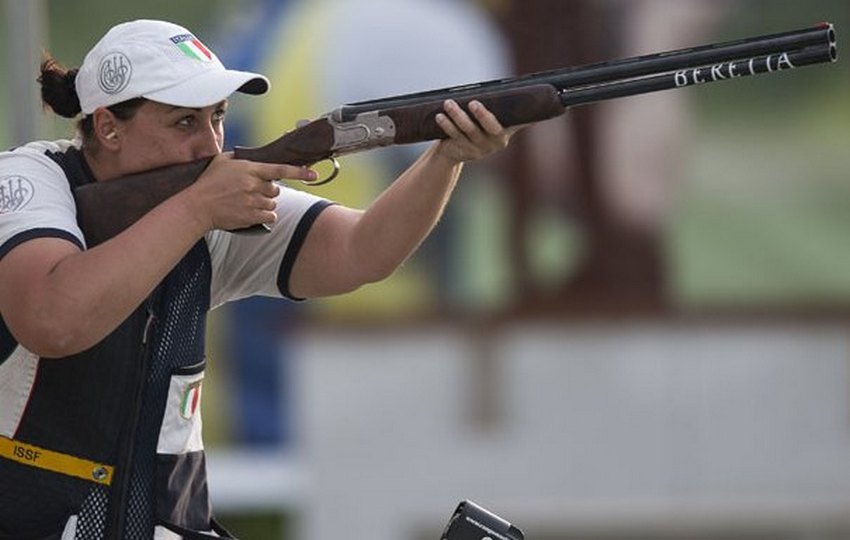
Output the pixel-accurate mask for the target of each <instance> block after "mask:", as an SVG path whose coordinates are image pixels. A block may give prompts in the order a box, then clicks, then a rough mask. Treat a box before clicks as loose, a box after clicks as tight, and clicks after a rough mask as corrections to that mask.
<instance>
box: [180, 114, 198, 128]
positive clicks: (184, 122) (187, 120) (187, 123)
mask: <svg viewBox="0 0 850 540" xmlns="http://www.w3.org/2000/svg"><path fill="white" fill-rule="evenodd" d="M194 124H195V117H194V116H184V117H183V118H181V119H180V120H178V121H177V125H178V126H180V127H192V126H193V125H194Z"/></svg>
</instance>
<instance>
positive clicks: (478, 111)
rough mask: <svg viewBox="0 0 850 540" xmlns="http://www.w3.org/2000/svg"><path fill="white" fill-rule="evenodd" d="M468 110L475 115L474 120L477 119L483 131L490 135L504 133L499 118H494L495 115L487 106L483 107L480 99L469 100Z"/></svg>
mask: <svg viewBox="0 0 850 540" xmlns="http://www.w3.org/2000/svg"><path fill="white" fill-rule="evenodd" d="M469 112H471V113H472V114H473V115H474V116H475V120H477V121H478V125H480V126H481V127H482V128H483V129H484V131H486V132H487V133H489V134H490V135H496V136H499V135H502V134H503V133H504V131H505V128H504V127H503V126H502V124H501V123H500V122H499V119H498V118H496V115H494V114H493V113H492V112H490V110H489V109H487V107H485V106H484V105H483V104H482V103H481V102H480V101H478V100H473V101H470V102H469Z"/></svg>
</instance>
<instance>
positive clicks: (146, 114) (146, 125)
mask: <svg viewBox="0 0 850 540" xmlns="http://www.w3.org/2000/svg"><path fill="white" fill-rule="evenodd" d="M226 111H227V101H226V100H225V101H222V102H221V103H217V104H215V105H212V106H209V107H203V108H200V109H192V108H187V107H175V106H172V105H164V104H162V103H156V102H153V101H147V102H145V103H144V104H143V105H142V106H141V107H139V109H138V110H137V111H136V114H134V115H133V117H132V118H130V119H129V120H126V121H120V122H119V130H120V137H121V148H120V150H119V152H118V154H117V156H116V157H117V158H118V167H119V169H120V173H121V174H122V175H124V174H130V173H134V172H138V171H144V170H148V169H154V168H157V167H163V166H166V165H173V164H176V163H186V162H189V161H195V160H197V159H201V158H206V157H211V156H214V155H216V154H219V153H221V151H222V148H223V146H224V116H225V113H226Z"/></svg>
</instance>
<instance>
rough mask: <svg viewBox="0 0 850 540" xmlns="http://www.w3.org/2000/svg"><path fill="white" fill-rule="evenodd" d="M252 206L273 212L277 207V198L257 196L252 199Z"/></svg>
mask: <svg viewBox="0 0 850 540" xmlns="http://www.w3.org/2000/svg"><path fill="white" fill-rule="evenodd" d="M253 207H254V208H257V209H258V210H265V211H268V212H273V211H274V210H275V209H276V208H277V200H275V199H272V198H269V197H263V196H257V197H256V198H255V199H254V204H253Z"/></svg>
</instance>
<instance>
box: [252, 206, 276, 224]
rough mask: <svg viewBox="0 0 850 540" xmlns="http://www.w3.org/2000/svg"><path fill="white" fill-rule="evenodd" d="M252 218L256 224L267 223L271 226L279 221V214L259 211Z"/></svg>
mask: <svg viewBox="0 0 850 540" xmlns="http://www.w3.org/2000/svg"><path fill="white" fill-rule="evenodd" d="M252 217H253V220H252V221H253V222H254V223H265V224H267V225H271V224H272V223H274V222H275V221H277V214H276V213H275V212H273V211H269V210H257V211H256V212H255V213H254V214H253V216H252Z"/></svg>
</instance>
